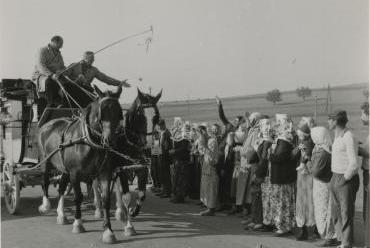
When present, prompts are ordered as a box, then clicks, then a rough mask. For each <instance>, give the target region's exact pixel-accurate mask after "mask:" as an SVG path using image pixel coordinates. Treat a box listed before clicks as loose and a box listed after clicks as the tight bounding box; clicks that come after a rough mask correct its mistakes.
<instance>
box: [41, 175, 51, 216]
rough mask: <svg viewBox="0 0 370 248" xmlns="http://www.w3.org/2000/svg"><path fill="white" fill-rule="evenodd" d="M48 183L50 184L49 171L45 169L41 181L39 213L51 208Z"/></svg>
mask: <svg viewBox="0 0 370 248" xmlns="http://www.w3.org/2000/svg"><path fill="white" fill-rule="evenodd" d="M49 184H50V181H49V171H48V170H45V173H44V175H43V182H42V184H41V188H42V193H43V196H42V204H41V205H40V206H39V212H40V214H45V213H47V212H48V211H49V210H50V208H51V204H50V200H49V192H48V191H49Z"/></svg>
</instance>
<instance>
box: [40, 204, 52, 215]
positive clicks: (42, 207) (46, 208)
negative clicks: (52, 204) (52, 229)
mask: <svg viewBox="0 0 370 248" xmlns="http://www.w3.org/2000/svg"><path fill="white" fill-rule="evenodd" d="M49 210H50V208H48V207H46V206H44V205H40V206H39V213H40V214H46V213H47V212H48V211H49Z"/></svg>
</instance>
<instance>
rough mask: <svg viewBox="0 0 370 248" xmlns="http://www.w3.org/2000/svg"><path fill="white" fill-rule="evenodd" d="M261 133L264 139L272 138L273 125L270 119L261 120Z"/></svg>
mask: <svg viewBox="0 0 370 248" xmlns="http://www.w3.org/2000/svg"><path fill="white" fill-rule="evenodd" d="M259 127H260V134H261V138H262V140H272V136H273V135H272V126H271V121H270V119H262V120H260V125H259Z"/></svg>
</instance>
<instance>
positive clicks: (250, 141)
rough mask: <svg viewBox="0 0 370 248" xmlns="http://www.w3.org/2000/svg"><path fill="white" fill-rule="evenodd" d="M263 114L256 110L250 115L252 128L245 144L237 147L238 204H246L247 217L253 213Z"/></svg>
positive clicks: (245, 213)
mask: <svg viewBox="0 0 370 248" xmlns="http://www.w3.org/2000/svg"><path fill="white" fill-rule="evenodd" d="M261 117H262V115H261V114H260V113H258V112H254V113H252V114H251V115H250V116H249V122H250V128H249V130H248V134H247V137H246V139H245V141H244V143H243V146H239V147H235V148H234V150H235V151H239V152H240V157H241V159H240V172H239V177H238V181H237V182H238V183H237V188H236V205H237V206H244V211H245V212H244V215H245V217H246V216H247V215H248V214H250V213H251V209H250V206H251V203H252V197H251V183H252V181H251V178H252V174H254V168H255V165H256V164H257V162H258V157H257V153H256V150H255V148H254V146H255V144H256V142H257V140H258V136H259V120H260V119H261Z"/></svg>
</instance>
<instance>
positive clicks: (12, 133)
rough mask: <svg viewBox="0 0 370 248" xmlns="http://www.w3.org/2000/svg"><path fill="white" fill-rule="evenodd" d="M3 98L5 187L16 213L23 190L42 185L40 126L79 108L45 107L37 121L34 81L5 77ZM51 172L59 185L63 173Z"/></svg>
mask: <svg viewBox="0 0 370 248" xmlns="http://www.w3.org/2000/svg"><path fill="white" fill-rule="evenodd" d="M0 97H1V98H0V108H1V113H0V126H1V127H0V134H1V137H0V166H1V173H2V189H3V195H4V201H5V205H6V208H7V210H8V212H9V213H10V214H16V213H17V212H19V209H20V191H21V189H22V188H24V187H26V186H35V185H40V184H41V181H42V172H41V170H40V167H37V166H36V165H37V164H38V160H39V156H38V150H37V129H38V126H39V125H41V124H43V123H45V121H47V120H50V119H53V118H57V117H62V116H65V117H70V116H72V115H74V114H76V113H77V109H72V108H61V109H58V110H57V111H55V110H53V109H46V110H45V112H44V114H43V115H42V117H41V118H40V120H38V118H37V104H36V102H35V100H36V98H35V90H34V87H33V83H32V82H31V81H29V80H23V79H3V80H2V82H1V96H0ZM35 166H36V167H35ZM51 173H52V176H51V178H50V180H51V183H53V184H54V185H56V184H57V183H58V180H59V178H60V175H61V173H60V172H58V171H56V170H54V171H52V172H51Z"/></svg>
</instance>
